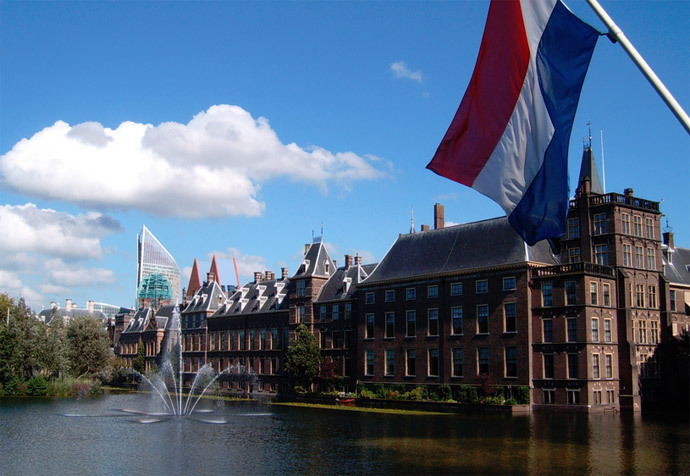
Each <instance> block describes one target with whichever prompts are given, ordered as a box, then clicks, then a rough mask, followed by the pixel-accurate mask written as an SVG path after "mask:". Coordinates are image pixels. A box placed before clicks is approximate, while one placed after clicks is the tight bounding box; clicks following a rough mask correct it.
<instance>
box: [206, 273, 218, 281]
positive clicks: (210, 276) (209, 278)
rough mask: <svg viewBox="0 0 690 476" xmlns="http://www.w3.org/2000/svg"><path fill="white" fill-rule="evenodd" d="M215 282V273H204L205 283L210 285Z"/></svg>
mask: <svg viewBox="0 0 690 476" xmlns="http://www.w3.org/2000/svg"><path fill="white" fill-rule="evenodd" d="M215 280H216V273H211V272H210V271H209V272H208V273H206V282H208V283H212V282H214V281H215Z"/></svg>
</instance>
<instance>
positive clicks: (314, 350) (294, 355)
mask: <svg viewBox="0 0 690 476" xmlns="http://www.w3.org/2000/svg"><path fill="white" fill-rule="evenodd" d="M295 335H296V338H295V339H290V345H289V346H288V350H287V358H286V360H285V370H286V371H287V373H288V375H290V377H292V378H293V379H294V381H295V383H296V384H297V385H300V386H302V387H303V388H305V389H308V388H310V387H311V383H312V381H313V380H314V377H316V376H317V374H318V373H319V366H320V365H321V360H322V357H321V351H320V350H319V344H318V342H317V340H316V337H315V336H314V334H312V333H311V332H310V331H309V329H308V328H307V326H305V325H304V324H300V325H299V326H297V329H296V330H295Z"/></svg>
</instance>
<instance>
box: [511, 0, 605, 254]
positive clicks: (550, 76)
mask: <svg viewBox="0 0 690 476" xmlns="http://www.w3.org/2000/svg"><path fill="white" fill-rule="evenodd" d="M598 37H599V34H598V32H597V31H596V30H594V29H593V28H592V27H590V26H589V25H587V24H586V23H584V22H582V21H581V20H580V19H579V18H577V17H576V16H575V15H573V14H572V13H571V12H570V10H568V9H567V7H566V6H565V5H563V3H562V2H560V1H558V2H556V5H555V7H554V10H553V12H552V14H551V17H550V18H549V21H548V23H547V25H546V28H545V29H544V33H543V34H542V37H541V41H540V42H539V48H538V49H537V58H536V63H537V75H538V78H539V85H540V89H541V94H542V96H543V98H544V102H545V104H546V109H547V111H548V113H549V116H550V118H551V121H552V123H553V125H554V129H555V131H554V136H553V137H552V139H551V142H550V144H549V145H548V147H547V149H546V153H545V156H544V162H543V163H542V166H541V169H540V170H539V172H538V173H537V175H536V176H535V177H534V180H532V183H531V184H530V185H529V187H528V188H527V190H526V191H525V195H524V196H523V197H522V200H520V202H519V203H518V204H517V206H516V207H515V209H514V210H513V212H512V213H511V214H510V216H509V217H508V220H509V221H510V224H511V225H512V226H513V227H514V228H515V229H516V230H518V232H519V233H520V235H521V236H522V238H523V239H524V240H525V242H526V243H527V244H528V245H533V244H534V243H536V242H537V241H540V240H542V239H544V238H553V237H557V236H560V235H562V234H563V232H564V231H565V220H566V216H567V212H568V143H569V142H570V132H571V130H572V127H573V121H574V119H575V112H576V111H577V103H578V101H579V98H580V91H581V90H582V83H583V82H584V79H585V74H586V73H587V68H588V67H589V62H590V59H591V57H592V53H593V51H594V45H595V44H596V41H597V39H598Z"/></svg>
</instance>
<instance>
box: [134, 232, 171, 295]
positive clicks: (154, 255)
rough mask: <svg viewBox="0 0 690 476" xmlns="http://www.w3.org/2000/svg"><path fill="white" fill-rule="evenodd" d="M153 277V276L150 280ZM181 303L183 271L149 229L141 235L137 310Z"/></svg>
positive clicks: (138, 255)
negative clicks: (151, 306)
mask: <svg viewBox="0 0 690 476" xmlns="http://www.w3.org/2000/svg"><path fill="white" fill-rule="evenodd" d="M150 276H153V277H150ZM179 300H180V268H179V267H178V266H177V262H175V258H173V256H172V255H171V254H170V252H168V250H166V249H165V246H163V245H162V244H161V242H160V241H158V239H157V238H156V237H155V236H154V235H153V233H151V231H150V230H149V229H148V228H146V225H144V226H143V227H142V230H141V234H139V235H137V293H136V301H135V302H136V306H137V308H141V307H147V306H149V305H153V307H157V306H159V305H161V304H166V303H168V304H169V303H172V304H177V303H178V302H179Z"/></svg>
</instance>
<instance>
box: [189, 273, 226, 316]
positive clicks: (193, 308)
mask: <svg viewBox="0 0 690 476" xmlns="http://www.w3.org/2000/svg"><path fill="white" fill-rule="evenodd" d="M225 298H226V296H225V293H224V292H223V290H222V289H221V287H220V286H219V285H218V283H217V282H215V281H210V282H207V283H204V284H203V286H201V289H199V290H198V291H197V292H196V294H194V297H193V298H192V299H191V300H190V301H189V303H187V307H185V308H184V310H182V313H183V314H189V313H192V312H208V311H215V310H217V309H218V308H219V307H220V306H221V305H222V304H223V302H224V301H225Z"/></svg>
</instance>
